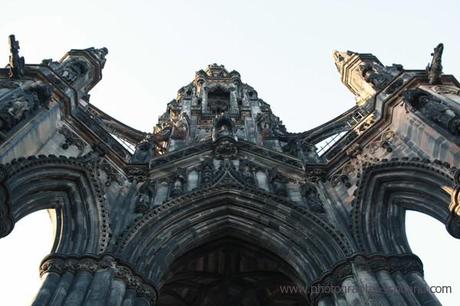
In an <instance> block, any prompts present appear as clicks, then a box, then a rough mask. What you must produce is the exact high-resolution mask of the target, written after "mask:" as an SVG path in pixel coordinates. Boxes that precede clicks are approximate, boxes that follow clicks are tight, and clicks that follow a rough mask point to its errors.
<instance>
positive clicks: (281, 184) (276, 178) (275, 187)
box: [269, 168, 288, 197]
mask: <svg viewBox="0 0 460 306" xmlns="http://www.w3.org/2000/svg"><path fill="white" fill-rule="evenodd" d="M269 182H270V185H271V186H272V191H273V193H274V194H276V195H278V196H282V197H287V196H288V191H287V186H286V185H287V183H288V181H287V179H286V178H285V177H284V176H282V175H281V174H280V173H279V171H278V169H276V168H274V169H272V170H271V171H270V173H269Z"/></svg>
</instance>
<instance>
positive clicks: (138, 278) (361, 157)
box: [0, 37, 460, 306]
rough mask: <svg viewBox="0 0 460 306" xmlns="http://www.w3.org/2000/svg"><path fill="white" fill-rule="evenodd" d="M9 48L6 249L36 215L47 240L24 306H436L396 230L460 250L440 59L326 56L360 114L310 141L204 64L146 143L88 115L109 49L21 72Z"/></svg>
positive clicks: (2, 74) (457, 175)
mask: <svg viewBox="0 0 460 306" xmlns="http://www.w3.org/2000/svg"><path fill="white" fill-rule="evenodd" d="M11 43H12V44H11V58H10V64H9V66H8V67H7V68H6V69H0V136H1V138H0V141H1V143H0V162H1V163H2V166H1V167H0V185H1V186H0V237H3V236H6V235H8V234H9V233H10V232H11V231H12V230H13V228H14V224H15V223H16V222H17V221H18V220H20V219H21V218H23V217H25V216H26V215H28V214H30V213H33V212H35V211H37V210H40V209H49V210H50V212H51V214H52V215H53V216H54V221H55V223H56V237H55V244H54V246H53V249H52V250H51V251H50V255H49V256H48V257H47V258H45V259H44V261H43V263H42V265H41V270H40V271H41V274H42V275H43V277H44V282H43V285H42V288H41V289H40V291H39V292H38V294H37V296H36V298H35V300H34V302H33V305H40V306H41V305H123V306H128V305H133V306H135V305H160V306H172V305H174V306H177V305H186V306H191V305H202V306H211V305H219V306H220V305H232V306H233V305H241V306H257V305H284V306H294V305H320V306H332V305H334V306H335V305H344V306H346V305H437V304H439V302H438V301H437V300H436V298H435V297H434V296H433V295H432V294H430V292H429V291H427V288H428V287H427V284H426V283H425V281H424V279H423V267H422V263H421V262H420V260H419V259H418V257H417V256H416V255H414V254H412V253H411V250H410V248H409V245H408V243H407V239H406V236H405V230H404V229H405V225H404V213H405V210H416V211H420V212H423V213H426V214H428V215H430V216H432V217H434V218H436V219H438V220H439V221H441V222H443V223H444V224H445V225H446V229H447V231H448V232H449V233H450V234H451V235H452V236H454V237H457V238H459V237H460V171H459V170H458V169H457V168H455V166H458V165H459V164H460V149H459V144H460V138H459V137H460V136H459V123H458V122H459V114H460V107H459V106H458V105H459V103H460V96H459V93H460V86H459V84H458V82H457V80H456V79H455V78H454V77H452V76H449V75H443V74H442V69H441V59H440V56H441V53H442V47H438V48H437V49H436V50H437V51H436V50H435V53H434V55H433V61H432V64H431V65H430V66H429V68H428V69H427V70H419V71H414V70H411V71H405V70H403V68H402V66H400V65H393V66H391V67H385V66H383V64H381V63H380V62H379V61H378V59H377V58H376V57H375V56H373V55H371V54H359V53H355V52H335V53H334V57H335V60H336V65H337V68H338V70H339V72H340V75H341V79H342V81H343V82H344V83H345V85H346V86H347V87H348V88H350V90H351V91H352V92H353V93H354V94H355V95H356V96H357V106H355V107H353V108H352V109H350V110H349V111H347V112H345V113H344V114H342V115H340V116H338V117H337V118H335V119H333V120H331V121H329V122H327V123H325V124H323V125H321V126H319V127H316V128H314V129H311V130H309V131H305V132H303V133H289V132H288V131H287V130H286V128H285V126H284V125H283V123H282V122H281V120H280V118H278V117H277V116H276V115H275V114H273V113H272V111H271V109H270V106H269V105H268V104H267V103H266V102H264V101H263V100H262V99H260V98H259V96H258V93H257V92H256V91H255V89H254V88H252V87H251V86H250V85H248V84H245V83H243V82H242V80H241V76H240V74H239V73H238V72H236V71H230V72H229V71H228V70H226V69H225V67H224V66H222V65H217V64H212V65H209V66H208V67H207V69H205V70H200V71H198V72H196V74H195V78H194V80H193V81H192V82H191V83H189V84H188V85H186V86H184V87H182V88H181V89H180V90H179V91H178V93H177V98H176V99H174V100H172V101H171V102H169V103H168V104H167V108H166V112H165V113H164V114H163V115H162V116H161V117H160V119H159V122H158V124H157V125H156V126H155V128H154V130H153V131H151V132H142V131H138V130H136V129H133V128H131V127H129V126H127V125H125V124H123V123H121V122H119V121H117V120H116V119H114V118H112V117H110V116H109V115H107V114H105V113H104V112H103V111H102V110H99V109H98V108H96V107H95V106H94V105H92V104H89V103H88V99H89V93H88V91H89V90H90V89H91V88H92V87H93V86H94V85H95V84H96V83H97V82H98V81H99V80H100V79H101V76H102V68H103V66H104V64H105V61H106V59H105V56H106V55H107V53H108V52H107V49H105V48H102V49H95V48H88V49H83V50H71V51H70V52H68V53H67V54H66V56H65V57H64V58H63V60H61V61H60V62H55V61H52V60H46V61H44V62H43V64H42V65H30V64H25V63H24V61H23V59H22V58H21V57H20V55H19V46H18V43H17V41H16V40H15V38H14V37H12V38H11ZM293 111H295V110H293ZM120 140H121V141H123V143H122V142H121V141H120ZM11 251H14V250H11ZM337 288H338V289H341V290H337ZM331 290H335V291H334V292H331Z"/></svg>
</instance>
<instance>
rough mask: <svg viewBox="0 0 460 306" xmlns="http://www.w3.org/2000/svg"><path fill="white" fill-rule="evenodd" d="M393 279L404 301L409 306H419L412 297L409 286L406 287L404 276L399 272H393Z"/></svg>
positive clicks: (415, 298)
mask: <svg viewBox="0 0 460 306" xmlns="http://www.w3.org/2000/svg"><path fill="white" fill-rule="evenodd" d="M393 279H394V280H395V282H396V285H397V286H398V288H399V290H400V292H401V294H402V296H403V297H404V300H405V301H406V303H407V305H409V306H420V303H419V302H418V300H417V297H416V296H415V295H414V291H413V289H412V287H411V286H409V285H408V283H407V282H406V280H405V279H404V276H403V275H402V273H401V272H395V273H394V274H393Z"/></svg>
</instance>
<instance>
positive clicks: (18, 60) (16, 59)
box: [7, 35, 24, 79]
mask: <svg viewBox="0 0 460 306" xmlns="http://www.w3.org/2000/svg"><path fill="white" fill-rule="evenodd" d="M9 43H10V57H9V63H8V66H7V67H8V68H9V73H8V77H9V78H12V79H13V78H14V79H17V78H20V77H22V76H23V75H24V57H22V56H19V42H18V41H17V40H16V39H15V37H14V35H10V36H9Z"/></svg>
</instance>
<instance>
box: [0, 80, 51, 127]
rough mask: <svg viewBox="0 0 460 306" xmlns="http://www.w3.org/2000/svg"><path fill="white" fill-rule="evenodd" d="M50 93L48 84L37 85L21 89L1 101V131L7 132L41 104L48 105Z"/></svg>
mask: <svg viewBox="0 0 460 306" xmlns="http://www.w3.org/2000/svg"><path fill="white" fill-rule="evenodd" d="M49 98H50V93H49V88H48V87H47V86H42V85H37V86H34V87H30V88H28V89H25V90H24V89H20V90H19V91H18V92H16V93H15V94H13V95H11V96H8V97H6V98H5V99H4V100H1V101H0V131H3V132H6V131H9V130H10V129H12V128H13V127H14V126H16V125H17V124H18V123H19V122H20V121H22V120H24V119H25V118H26V117H29V116H31V115H33V114H34V113H35V112H36V111H37V109H38V108H39V107H40V106H44V107H47V106H48V103H49Z"/></svg>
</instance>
